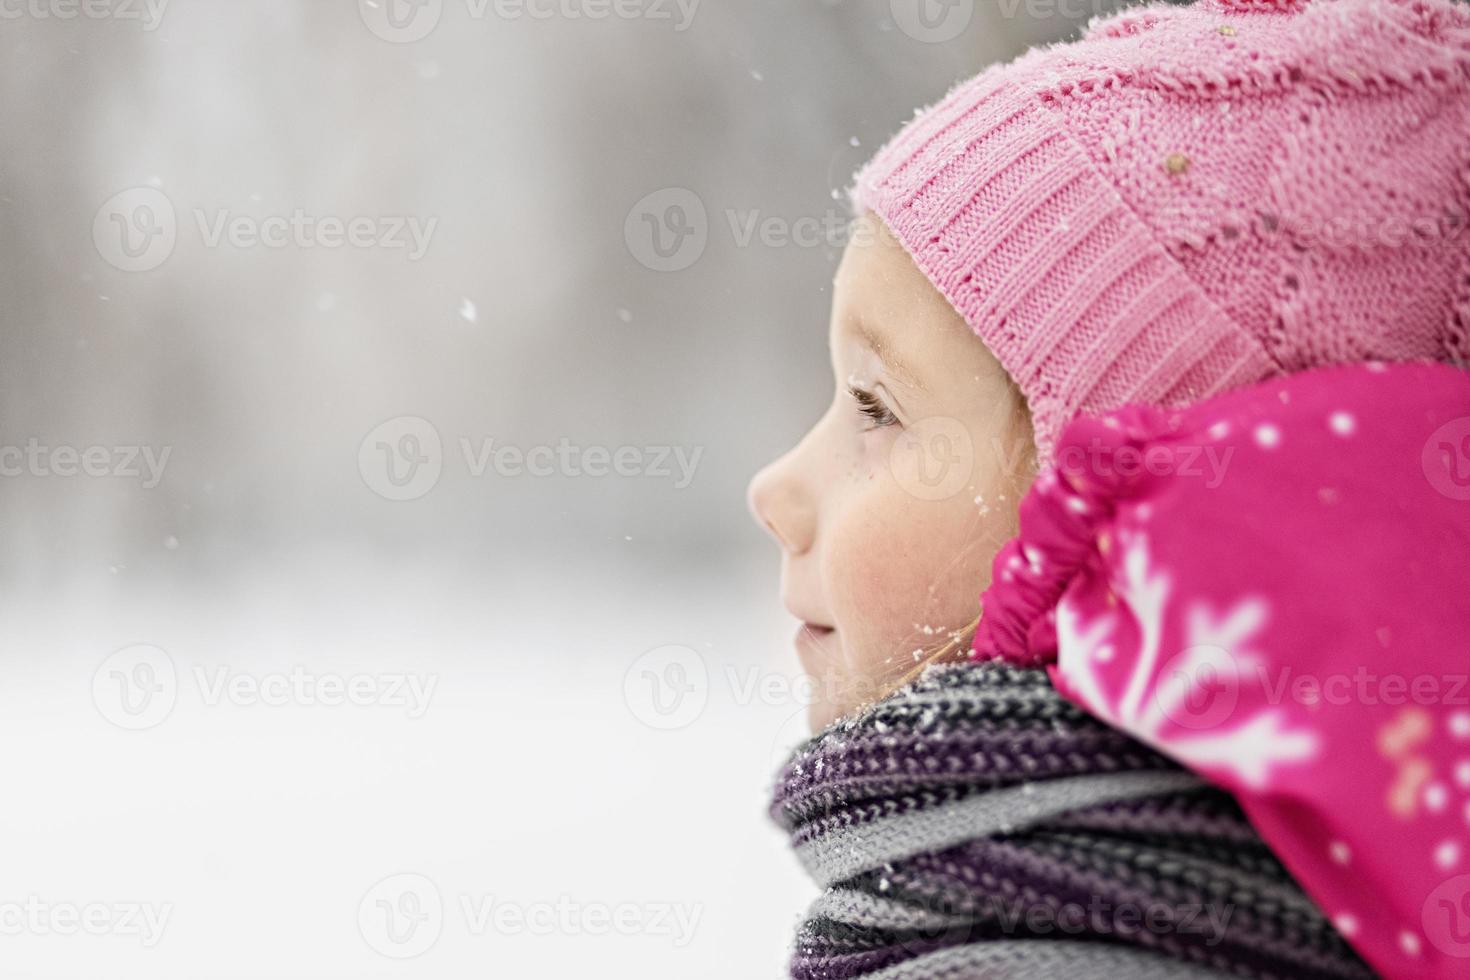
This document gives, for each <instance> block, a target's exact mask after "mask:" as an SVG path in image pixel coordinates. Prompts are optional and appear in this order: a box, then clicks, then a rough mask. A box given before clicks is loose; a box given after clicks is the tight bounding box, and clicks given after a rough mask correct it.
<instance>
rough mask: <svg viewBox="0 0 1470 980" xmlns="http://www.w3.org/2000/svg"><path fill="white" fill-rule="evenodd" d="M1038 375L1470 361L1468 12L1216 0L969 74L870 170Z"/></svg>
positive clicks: (1173, 399)
mask: <svg viewBox="0 0 1470 980" xmlns="http://www.w3.org/2000/svg"><path fill="white" fill-rule="evenodd" d="M850 195H851V201H852V205H853V208H854V211H855V212H857V213H861V212H862V211H864V210H872V211H874V212H876V213H877V214H878V216H879V217H881V218H882V219H883V220H884V222H885V223H886V224H887V225H888V227H889V228H890V229H891V230H892V231H893V233H894V234H895V235H896V236H897V237H898V239H899V240H900V241H901V242H902V243H903V244H904V247H905V248H907V249H908V251H909V252H910V254H912V256H913V257H914V260H915V261H916V262H917V264H918V265H919V267H920V268H921V269H922V270H923V271H924V273H925V274H926V275H927V276H928V277H929V278H930V279H931V280H932V281H933V282H934V284H935V285H936V286H937V287H938V288H939V289H940V291H941V292H943V293H944V295H945V296H946V297H947V298H948V299H949V301H950V302H951V303H952V304H953V305H954V307H955V309H956V310H958V311H959V312H960V313H961V314H962V315H963V316H964V318H965V320H966V321H967V322H968V323H969V324H970V326H971V327H972V328H973V329H974V330H975V332H976V333H977V334H978V335H979V336H980V338H981V339H982V340H984V341H985V343H986V344H987V345H988V347H989V348H990V350H991V351H992V352H993V353H994V354H995V356H996V357H997V358H998V359H999V360H1000V362H1001V364H1002V365H1003V366H1004V367H1005V368H1006V370H1007V371H1008V372H1009V373H1010V375H1011V377H1012V378H1014V379H1015V381H1016V382H1017V383H1018V384H1019V385H1020V388H1021V390H1022V392H1023V393H1024V394H1025V396H1026V399H1027V402H1028V404H1029V406H1030V408H1031V412H1032V416H1033V421H1034V425H1035V431H1036V441H1037V447H1038V450H1039V452H1040V455H1041V458H1042V461H1043V463H1045V462H1047V461H1049V460H1050V458H1051V455H1052V449H1053V447H1054V445H1055V441H1056V438H1057V436H1058V434H1059V432H1060V429H1061V427H1062V425H1063V424H1065V423H1066V422H1067V421H1068V420H1069V419H1070V418H1071V417H1072V416H1073V415H1075V414H1077V413H1078V412H1097V411H1103V410H1106V409H1109V408H1113V407H1116V406H1119V405H1121V404H1124V403H1128V402H1142V403H1149V404H1160V405H1175V404H1181V403H1184V402H1189V401H1193V400H1195V399H1199V398H1204V397H1206V396H1208V395H1210V394H1212V393H1215V392H1219V391H1222V390H1225V389H1228V388H1232V387H1237V386H1239V385H1243V384H1248V383H1250V382H1253V381H1257V380H1260V379H1262V378H1264V377H1268V376H1272V375H1279V374H1283V373H1291V372H1295V371H1300V370H1303V369H1306V368H1310V367H1314V366H1317V365H1321V364H1329V363H1339V362H1350V361H1361V360H1370V359H1382V360H1414V359H1435V360H1441V361H1453V362H1461V363H1463V362H1465V361H1466V360H1467V359H1470V9H1467V8H1466V7H1465V6H1464V5H1462V4H1457V3H1455V2H1453V0H1295V2H1292V0H1278V2H1270V0H1199V2H1197V3H1195V4H1194V5H1193V6H1188V7H1175V6H1163V5H1153V6H1147V7H1139V8H1133V9H1131V10H1129V11H1128V12H1126V13H1123V14H1121V15H1118V16H1114V17H1111V18H1108V19H1104V20H1100V21H1097V22H1095V23H1093V24H1092V25H1090V27H1089V29H1088V31H1087V33H1086V35H1085V36H1084V37H1083V38H1082V39H1081V40H1080V41H1077V42H1075V43H1071V44H1062V45H1056V46H1053V47H1049V48H1038V49H1035V50H1032V51H1030V52H1028V53H1027V54H1026V55H1024V56H1022V57H1021V58H1019V59H1018V60H1016V61H1014V62H1012V63H1010V64H1008V65H997V66H994V67H992V68H990V69H989V70H987V71H985V72H983V73H982V74H980V75H978V76H976V77H974V78H972V79H969V80H967V81H965V82H962V83H960V84H959V85H957V86H956V87H955V88H953V89H952V90H951V91H950V93H949V94H948V95H947V96H946V97H945V98H944V99H942V100H940V101H939V102H938V103H936V104H935V105H933V106H931V107H929V108H928V109H925V110H921V111H920V112H919V113H916V118H915V119H914V120H913V121H912V122H910V123H909V124H908V125H907V126H906V127H905V128H904V129H903V130H902V131H901V132H900V133H898V135H897V136H896V137H894V138H893V139H892V141H891V142H889V143H888V144H887V145H886V146H885V147H884V148H883V149H882V150H880V151H879V152H878V154H877V155H876V156H875V157H874V158H873V159H872V161H870V162H869V163H868V164H867V165H866V166H865V167H863V168H862V169H861V170H860V171H859V172H858V174H857V176H856V178H855V186H854V187H853V188H852V190H851V191H850Z"/></svg>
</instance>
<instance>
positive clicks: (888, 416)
mask: <svg viewBox="0 0 1470 980" xmlns="http://www.w3.org/2000/svg"><path fill="white" fill-rule="evenodd" d="M847 393H848V394H849V395H851V396H852V397H853V400H854V401H856V402H857V404H858V411H859V412H861V413H862V414H864V415H866V416H867V417H868V418H869V419H871V420H872V422H873V424H872V425H870V426H868V429H867V431H872V430H873V429H881V428H883V427H884V426H888V425H896V424H897V423H898V416H896V415H894V414H893V412H891V411H889V409H888V406H887V405H885V404H883V399H881V398H879V397H878V396H877V395H875V394H873V393H872V392H871V391H866V390H864V389H862V388H859V387H857V386H855V385H848V386H847Z"/></svg>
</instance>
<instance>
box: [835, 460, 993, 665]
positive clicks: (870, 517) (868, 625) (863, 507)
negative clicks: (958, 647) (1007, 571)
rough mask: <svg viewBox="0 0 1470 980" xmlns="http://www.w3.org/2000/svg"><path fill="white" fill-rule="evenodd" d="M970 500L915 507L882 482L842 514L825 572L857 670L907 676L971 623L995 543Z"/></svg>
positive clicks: (891, 485)
mask: <svg viewBox="0 0 1470 980" xmlns="http://www.w3.org/2000/svg"><path fill="white" fill-rule="evenodd" d="M970 500H971V496H966V495H964V494H961V495H958V496H957V497H955V498H954V499H951V500H946V501H921V500H917V499H916V498H914V497H913V496H912V495H910V494H908V493H905V492H904V491H903V490H902V489H901V488H900V487H898V486H897V484H895V483H894V482H893V481H892V480H891V479H889V480H885V479H884V478H883V477H882V476H881V475H879V476H875V477H874V478H873V479H872V480H870V481H867V482H866V485H864V486H862V487H860V488H858V490H857V492H856V493H855V494H854V497H853V499H852V500H851V501H850V502H849V504H848V506H847V507H845V508H844V510H843V513H842V519H841V521H840V523H839V524H837V525H835V526H833V527H832V529H831V530H832V535H831V537H830V539H829V540H830V542H831V547H830V548H829V549H828V550H827V552H826V554H824V556H823V559H824V565H825V567H824V569H823V573H824V578H825V580H826V582H827V584H828V599H829V602H830V604H831V608H832V612H833V616H834V618H835V619H836V623H835V625H836V626H837V628H838V630H839V632H840V635H841V637H842V643H843V649H844V653H845V655H846V656H847V658H848V659H849V662H850V665H851V666H852V667H853V668H855V669H866V670H873V671H882V670H883V669H884V668H892V669H894V670H899V671H902V670H907V669H908V668H909V667H910V666H912V663H913V657H912V654H913V651H914V650H916V649H921V648H922V649H925V650H928V649H930V648H932V647H933V646H935V645H937V644H938V643H941V642H943V640H944V639H945V638H946V631H947V630H951V629H958V628H960V627H962V626H965V625H967V624H968V623H969V622H970V620H971V619H973V618H974V616H975V613H976V611H977V610H978V608H979V606H978V599H979V596H980V591H981V589H982V587H983V585H984V582H985V581H986V580H987V579H988V577H989V569H990V559H991V557H992V556H993V554H994V548H993V547H986V545H987V543H988V542H990V541H991V540H992V539H993V537H994V535H993V533H992V530H991V529H990V528H989V526H988V525H989V523H990V522H989V521H987V520H986V519H984V518H982V517H980V515H979V513H978V508H976V507H973V506H971V505H970V503H969V501H970ZM996 544H997V545H998V542H996ZM926 626H928V627H930V628H931V629H932V632H926V631H925V630H924V627H926Z"/></svg>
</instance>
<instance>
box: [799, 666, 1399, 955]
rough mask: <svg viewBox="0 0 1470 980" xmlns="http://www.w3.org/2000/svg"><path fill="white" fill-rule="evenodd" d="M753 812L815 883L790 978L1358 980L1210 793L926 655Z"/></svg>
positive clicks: (1100, 732)
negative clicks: (786, 843) (901, 683)
mask: <svg viewBox="0 0 1470 980" xmlns="http://www.w3.org/2000/svg"><path fill="white" fill-rule="evenodd" d="M771 815H772V817H773V818H774V819H775V820H776V822H777V823H778V824H779V825H780V826H781V827H782V828H783V829H784V830H786V831H787V832H788V833H790V835H791V839H792V842H793V844H794V846H795V849H796V852H797V855H798V857H799V858H800V859H801V862H802V864H803V865H804V866H805V867H806V869H807V871H808V872H809V873H810V874H811V876H812V877H813V878H814V879H815V880H816V882H817V884H818V886H820V887H821V888H823V889H824V892H823V894H821V895H820V896H819V897H818V898H817V900H816V901H815V902H814V903H813V904H812V906H811V907H810V909H809V910H808V912H807V917H806V919H805V921H804V922H803V923H802V925H801V926H800V928H799V929H798V932H797V937H796V949H795V952H794V954H793V957H792V960H791V976H792V977H793V978H795V980H845V978H848V977H868V978H874V980H878V978H882V980H920V978H924V980H929V978H959V977H965V978H972V977H986V978H990V977H994V978H1007V980H1016V978H1043V977H1044V978H1054V977H1061V978H1065V980H1087V978H1094V977H1095V978H1099V980H1103V978H1105V980H1132V978H1186V977H1187V978H1194V977H1198V978H1221V977H1251V978H1280V980H1304V978H1305V980H1311V978H1329V977H1331V978H1358V977H1372V976H1373V973H1372V972H1371V971H1370V970H1369V969H1368V968H1367V967H1366V966H1365V965H1364V964H1363V963H1362V961H1361V960H1360V959H1358V957H1357V956H1356V955H1355V954H1354V953H1353V952H1352V950H1351V949H1350V948H1349V947H1348V946H1347V944H1346V943H1344V942H1343V941H1342V939H1341V938H1340V937H1339V936H1338V935H1337V933H1336V932H1335V931H1334V930H1333V929H1332V927H1331V926H1330V925H1329V924H1328V922H1327V921H1326V920H1325V919H1324V918H1323V916H1322V914H1321V913H1320V912H1319V911H1318V909H1317V908H1316V906H1315V905H1313V903H1312V902H1311V900H1310V899H1309V898H1308V897H1307V896H1306V895H1305V894H1304V893H1303V892H1302V891H1301V890H1300V888H1299V887H1298V886H1297V885H1296V884H1295V882H1293V880H1292V879H1291V877H1290V876H1289V875H1288V873H1287V872H1286V870H1285V869H1284V868H1283V867H1282V866H1281V864H1280V863H1279V862H1278V861H1277V860H1276V859H1275V858H1274V857H1273V856H1272V854H1271V852H1270V851H1269V850H1268V849H1267V848H1266V846H1265V845H1264V844H1263V843H1262V842H1261V840H1260V839H1259V838H1258V837H1257V835H1256V833H1255V831H1253V830H1252V829H1251V827H1250V825H1249V824H1248V823H1247V822H1246V820H1245V818H1244V816H1243V815H1242V814H1241V812H1240V810H1239V809H1238V807H1237V806H1236V805H1235V803H1234V801H1233V800H1232V799H1231V798H1230V797H1229V795H1228V794H1226V793H1224V792H1222V791H1220V790H1217V789H1214V788H1212V787H1210V786H1207V785H1205V784H1204V783H1202V782H1201V781H1200V780H1199V779H1197V778H1196V777H1195V776H1193V775H1192V774H1190V773H1188V772H1185V771H1184V770H1182V769H1180V768H1179V767H1178V766H1176V765H1175V764H1174V763H1172V762H1170V761H1169V760H1167V759H1165V758H1164V757H1162V756H1160V755H1158V754H1156V753H1154V752H1153V751H1151V750H1149V749H1148V748H1145V747H1144V746H1142V745H1140V744H1138V743H1137V742H1134V741H1131V740H1130V739H1129V738H1127V737H1126V736H1124V735H1122V734H1121V733H1119V732H1116V731H1114V730H1113V729H1111V728H1109V727H1107V726H1105V725H1103V724H1102V723H1100V722H1098V721H1096V720H1095V719H1093V718H1092V717H1090V716H1089V715H1087V714H1085V713H1083V712H1082V711H1081V710H1079V709H1077V708H1075V707H1074V706H1072V705H1071V704H1070V703H1069V702H1067V701H1064V700H1063V699H1062V698H1061V697H1060V696H1059V695H1058V694H1057V693H1056V691H1055V690H1054V689H1053V688H1052V686H1051V684H1050V683H1049V681H1048V680H1047V677H1046V675H1045V674H1044V673H1042V672H1040V671H1034V670H1024V669H1019V668H1015V667H1011V666H1007V665H1004V664H1001V663H998V662H989V663H980V662H973V661H967V662H965V663H955V664H945V665H940V666H934V667H930V668H928V669H927V670H926V671H925V672H924V673H923V674H922V675H921V676H920V677H919V678H917V679H916V680H915V681H913V682H911V683H910V684H908V685H906V686H905V687H903V688H901V689H900V690H899V691H897V692H896V693H894V694H892V695H890V696H888V697H887V698H885V699H883V700H881V701H879V702H878V703H876V704H874V705H872V706H871V707H869V708H867V709H865V710H864V711H863V712H861V713H859V714H858V715H856V716H854V717H852V718H849V719H845V720H843V721H840V722H837V723H836V724H834V725H833V726H831V727H829V728H827V729H826V730H824V731H822V732H820V733H819V734H817V735H815V736H814V737H812V738H811V739H809V740H808V741H807V742H805V743H804V744H803V745H801V746H800V747H799V748H797V749H796V751H795V752H794V754H793V755H792V757H791V759H790V760H789V761H788V762H787V763H786V765H785V766H784V767H783V769H782V771H781V773H780V775H779V777H778V779H777V785H776V790H775V800H774V802H773V803H772V805H771Z"/></svg>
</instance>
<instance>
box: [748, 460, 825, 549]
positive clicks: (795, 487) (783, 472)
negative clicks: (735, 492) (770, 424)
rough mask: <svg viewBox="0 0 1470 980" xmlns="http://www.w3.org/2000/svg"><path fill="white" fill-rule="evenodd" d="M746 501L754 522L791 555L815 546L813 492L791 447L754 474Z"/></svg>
mask: <svg viewBox="0 0 1470 980" xmlns="http://www.w3.org/2000/svg"><path fill="white" fill-rule="evenodd" d="M745 499H746V504H747V505H748V506H749V507H750V513H751V515H752V516H754V518H755V522H756V523H757V524H759V525H760V526H761V527H763V528H765V529H766V530H767V531H769V532H770V533H771V536H772V537H773V538H775V539H776V541H777V542H778V543H779V544H780V545H781V548H782V550H784V551H785V552H786V553H787V554H789V555H800V554H803V553H805V552H806V551H808V550H809V549H810V548H811V546H812V540H813V539H814V537H815V530H816V523H817V522H816V509H815V507H814V506H813V503H814V502H813V500H812V496H811V494H810V493H809V492H808V491H807V490H806V488H805V486H804V485H803V483H802V481H801V479H800V477H799V474H798V473H797V471H796V451H795V450H792V451H791V452H789V453H787V454H786V455H785V456H782V457H781V458H780V459H777V460H775V461H774V462H772V463H770V464H769V465H767V466H766V467H765V469H763V470H761V471H760V472H759V473H757V474H756V475H755V477H754V478H752V479H751V481H750V486H749V488H747V489H746V492H745Z"/></svg>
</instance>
